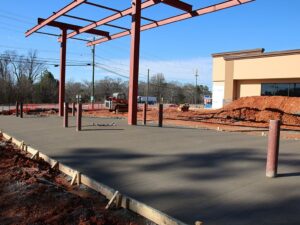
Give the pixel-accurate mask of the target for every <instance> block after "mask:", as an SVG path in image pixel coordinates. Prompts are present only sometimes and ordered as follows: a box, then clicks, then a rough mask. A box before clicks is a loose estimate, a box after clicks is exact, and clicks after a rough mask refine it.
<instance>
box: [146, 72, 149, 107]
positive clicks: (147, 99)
mask: <svg viewBox="0 0 300 225" xmlns="http://www.w3.org/2000/svg"><path fill="white" fill-rule="evenodd" d="M149 80H150V69H148V76H147V98H146V101H147V105H148V103H149V85H150V84H149Z"/></svg>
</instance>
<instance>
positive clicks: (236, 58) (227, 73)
mask: <svg viewBox="0 0 300 225" xmlns="http://www.w3.org/2000/svg"><path fill="white" fill-rule="evenodd" d="M262 83H300V50H291V51H282V52H271V53H265V54H264V53H263V50H262V49H254V50H248V51H240V52H233V53H232V54H231V53H230V52H227V53H224V54H223V53H218V54H214V55H213V106H212V107H213V108H221V107H223V105H224V103H225V104H226V103H229V102H231V101H232V100H235V99H237V98H240V97H246V96H260V95H261V84H262ZM222 90H223V91H224V93H223V94H221V93H220V92H221V91H222Z"/></svg>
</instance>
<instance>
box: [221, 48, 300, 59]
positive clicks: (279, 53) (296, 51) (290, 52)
mask: <svg viewBox="0 0 300 225" xmlns="http://www.w3.org/2000/svg"><path fill="white" fill-rule="evenodd" d="M296 54H300V49H294V50H285V51H274V52H267V53H263V54H248V55H227V56H225V57H224V59H225V60H226V61H230V60H236V59H251V58H264V57H275V56H284V55H296Z"/></svg>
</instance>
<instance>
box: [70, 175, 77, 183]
mask: <svg viewBox="0 0 300 225" xmlns="http://www.w3.org/2000/svg"><path fill="white" fill-rule="evenodd" d="M76 179H77V172H75V173H74V174H73V178H72V181H71V185H74V184H75V181H76Z"/></svg>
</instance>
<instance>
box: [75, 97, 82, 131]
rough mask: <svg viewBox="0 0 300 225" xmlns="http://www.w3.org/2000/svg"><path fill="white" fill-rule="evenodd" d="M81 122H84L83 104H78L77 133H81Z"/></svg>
mask: <svg viewBox="0 0 300 225" xmlns="http://www.w3.org/2000/svg"><path fill="white" fill-rule="evenodd" d="M81 122H82V103H78V104H77V122H76V131H81Z"/></svg>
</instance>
